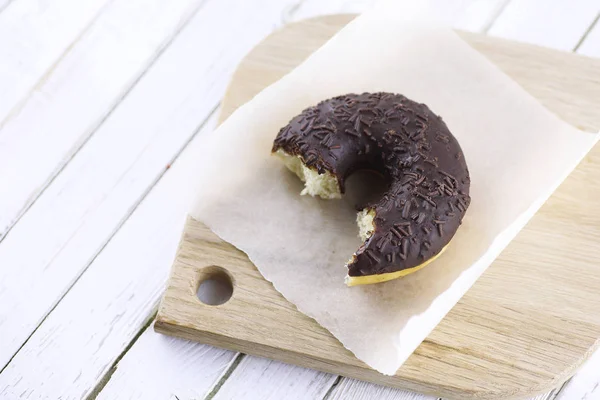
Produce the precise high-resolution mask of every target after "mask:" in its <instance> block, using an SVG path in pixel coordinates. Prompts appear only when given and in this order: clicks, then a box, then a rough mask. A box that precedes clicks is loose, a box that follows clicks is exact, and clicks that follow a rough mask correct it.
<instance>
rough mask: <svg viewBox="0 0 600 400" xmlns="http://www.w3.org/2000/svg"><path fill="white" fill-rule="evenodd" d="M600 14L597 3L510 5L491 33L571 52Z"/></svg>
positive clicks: (528, 1)
mask: <svg viewBox="0 0 600 400" xmlns="http://www.w3.org/2000/svg"><path fill="white" fill-rule="evenodd" d="M599 11H600V2H599V1H598V0H576V1H572V2H571V1H563V0H516V1H511V2H509V3H508V5H507V6H506V7H505V8H504V10H503V12H502V13H501V14H500V16H499V17H498V18H497V19H496V21H495V22H494V24H493V25H492V27H491V28H490V29H489V31H488V33H489V34H490V35H493V36H498V37H502V38H505V39H512V40H518V41H522V42H527V43H531V44H537V45H540V46H547V47H551V48H554V49H559V50H567V51H571V50H573V48H574V47H575V46H576V45H577V43H578V42H579V39H580V38H581V36H582V35H583V34H584V33H585V31H586V30H587V28H588V26H590V24H591V23H592V21H593V20H594V18H595V17H596V15H597V14H598V12H599Z"/></svg>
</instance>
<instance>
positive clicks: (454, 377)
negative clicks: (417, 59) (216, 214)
mask: <svg viewBox="0 0 600 400" xmlns="http://www.w3.org/2000/svg"><path fill="white" fill-rule="evenodd" d="M348 20H349V17H347V16H346V17H328V18H321V19H319V20H313V21H309V22H305V23H303V24H308V27H307V25H304V26H302V24H300V25H292V27H291V28H287V29H286V30H284V31H281V32H279V33H278V35H277V36H275V37H276V38H277V40H274V39H273V37H271V38H270V39H268V40H267V41H265V42H263V43H262V44H261V46H259V47H257V48H256V49H255V50H254V51H253V52H252V53H251V54H250V55H249V56H248V57H247V58H246V59H245V61H244V62H243V63H242V64H241V67H240V69H239V70H238V71H237V72H236V75H235V76H234V79H233V81H232V82H233V83H232V84H231V86H230V90H229V91H228V96H227V97H226V101H225V103H224V113H225V114H226V115H227V113H229V112H231V111H232V110H233V109H235V108H236V107H237V106H239V105H240V104H242V103H243V102H245V101H246V100H247V99H249V98H251V96H252V95H253V94H255V93H257V92H258V91H260V90H261V89H262V88H263V87H264V86H266V85H267V84H269V83H271V82H273V81H274V80H276V79H277V78H278V77H281V76H282V75H283V74H284V73H285V72H286V71H288V70H289V69H290V68H292V67H293V66H294V65H297V63H299V62H300V61H301V60H302V59H303V58H304V57H305V56H306V55H308V54H309V53H310V50H311V49H314V48H316V46H315V44H316V43H317V44H318V43H319V35H322V36H321V38H320V43H322V42H323V41H324V40H325V39H326V38H327V37H329V36H330V35H331V34H333V32H334V31H335V29H332V26H334V25H335V26H338V27H339V26H341V25H343V24H344V23H345V22H347V21H348ZM464 37H465V39H466V40H468V41H469V43H471V44H472V45H473V46H474V47H475V48H477V49H478V50H480V51H481V52H482V53H483V54H485V55H486V56H488V57H489V58H490V59H491V60H492V61H493V62H494V63H496V64H497V65H499V66H500V67H501V68H502V69H503V70H504V71H505V72H506V73H508V74H509V75H510V76H512V77H513V78H514V79H515V80H517V81H518V82H519V83H521V84H522V85H523V86H524V87H525V89H527V90H528V91H529V92H530V93H532V94H533V95H534V96H536V97H537V98H538V99H540V101H542V103H543V104H545V105H546V106H547V107H548V108H550V109H551V110H553V111H554V112H556V113H557V114H558V115H560V116H561V117H562V118H564V119H565V120H567V121H568V122H570V123H573V124H576V125H577V126H579V127H581V128H583V129H587V130H598V127H600V120H599V116H598V115H597V114H596V113H595V112H594V111H593V110H594V107H593V105H594V101H595V99H597V98H598V95H599V94H600V86H599V85H598V81H597V79H595V76H596V75H595V74H597V71H598V68H599V65H600V64H599V62H598V61H595V60H591V59H585V58H580V57H577V56H569V55H567V54H564V53H557V52H554V51H552V50H547V49H541V48H536V47H532V46H529V45H524V44H521V45H515V44H513V43H510V42H506V41H501V40H492V39H488V38H485V37H478V36H473V35H464ZM298 38H303V39H306V41H305V42H302V43H301V44H300V46H299V47H292V45H293V44H294V43H299V40H298ZM311 45H312V47H311ZM291 48H293V49H294V52H293V54H291V53H292V52H291V51H288V52H287V53H286V54H285V57H283V58H282V57H279V58H278V57H277V56H276V55H277V51H280V52H281V49H288V50H289V49H291ZM279 55H280V56H281V53H279ZM515 60H518V61H519V62H518V63H517V62H515ZM549 65H552V66H553V67H554V68H552V69H549V68H548V66H549ZM542 66H543V67H544V68H541V67H542ZM236 82H237V83H236ZM548 82H551V84H550V85H549V84H548ZM557 93H560V94H561V95H560V96H558V97H557ZM599 157H600V154H599V151H598V149H595V150H594V151H593V152H592V153H591V154H590V156H589V157H587V158H586V160H585V161H584V162H582V164H581V165H580V166H579V167H578V169H577V170H576V171H575V172H574V173H573V174H572V175H571V176H570V177H569V178H568V179H567V180H566V181H565V182H564V184H563V185H562V186H561V187H560V188H559V190H558V191H557V192H556V193H555V195H554V196H553V197H552V198H551V199H550V200H549V201H548V202H547V204H546V205H545V206H544V207H543V208H542V209H541V210H540V212H539V213H538V214H537V215H536V217H535V218H534V219H533V220H532V221H531V222H530V223H529V224H528V225H527V227H526V228H525V229H524V230H523V231H522V232H521V234H520V235H519V236H518V237H517V239H515V241H513V243H511V245H510V246H509V247H508V248H507V249H506V251H505V252H504V253H503V254H502V255H501V257H499V259H498V260H497V261H496V262H495V263H494V264H493V265H492V266H491V267H490V269H489V270H488V271H487V272H486V273H485V274H484V276H483V277H482V278H481V279H480V281H478V282H477V284H476V285H475V286H474V287H473V288H472V290H471V291H469V292H468V293H467V295H466V296H465V297H464V298H463V300H462V301H461V302H460V303H459V304H458V305H457V306H456V307H455V308H454V309H453V310H452V312H451V313H450V314H449V315H448V316H447V317H446V318H445V319H444V321H442V323H441V324H440V325H439V326H438V327H437V329H436V330H435V331H434V332H433V333H432V334H431V335H430V337H429V338H428V339H427V340H426V341H425V342H424V343H423V344H422V345H421V346H420V347H419V349H417V351H416V352H415V353H414V354H413V356H412V357H411V358H410V359H409V360H408V361H407V363H406V364H405V365H404V366H403V367H402V368H401V369H400V370H399V372H398V374H397V375H396V376H395V377H391V378H390V377H385V376H381V375H380V374H377V373H374V371H372V370H370V369H369V368H367V367H366V366H364V365H363V364H362V363H360V362H358V361H357V360H356V359H354V357H352V355H351V354H350V353H349V352H347V351H345V350H344V349H343V348H342V347H341V345H340V344H339V343H338V342H337V341H336V340H335V339H334V338H332V337H331V336H330V335H329V334H328V333H327V331H325V330H324V329H323V328H321V327H320V326H318V325H317V324H316V323H315V322H314V321H312V320H311V319H309V318H307V317H305V316H304V315H302V314H300V313H298V312H297V311H296V310H295V309H294V307H293V306H291V305H290V304H289V303H287V302H286V301H285V300H284V299H283V298H282V297H281V296H280V295H279V294H278V293H277V292H276V291H275V290H274V289H273V288H272V286H271V285H270V284H268V283H267V282H265V281H264V280H262V278H261V276H260V274H259V273H258V271H256V269H255V268H254V267H253V266H252V264H250V263H249V262H248V260H247V258H246V257H245V255H244V254H242V253H240V252H238V251H236V250H235V248H233V246H231V245H228V244H226V243H224V242H222V241H220V240H219V239H218V238H217V237H216V236H214V235H213V234H211V233H210V232H209V231H208V230H207V229H206V228H205V227H203V226H202V225H201V224H198V223H197V222H195V221H193V220H189V221H188V223H187V226H186V229H185V234H184V238H183V240H182V242H181V247H180V250H179V253H178V258H177V260H176V262H175V265H174V268H173V271H172V277H171V281H170V284H169V287H168V289H167V292H166V294H165V298H164V301H163V303H162V305H161V308H160V311H159V316H158V318H157V322H156V325H155V327H156V329H158V330H160V331H163V332H167V333H169V334H174V335H179V336H182V337H187V338H190V339H193V340H201V341H203V342H205V343H209V344H214V345H218V346H224V347H228V348H232V349H235V350H240V351H245V352H249V353H251V354H260V355H263V356H267V357H273V358H276V359H279V360H283V361H287V362H291V363H297V364H300V365H304V366H309V367H312V368H316V369H320V370H323V371H329V372H335V373H340V374H342V375H347V376H353V377H357V378H359V379H364V380H372V381H375V382H379V383H382V384H387V385H390V386H395V387H405V388H409V389H413V390H417V391H421V392H426V393H432V394H436V395H439V394H441V395H444V396H448V397H454V398H467V397H474V396H477V397H478V398H502V399H505V398H511V397H514V398H524V397H527V396H531V395H534V394H537V393H542V392H545V391H548V390H550V389H552V388H553V387H555V386H557V385H558V384H560V383H561V382H562V381H564V380H565V379H567V378H568V377H569V376H570V375H571V374H572V373H573V372H574V370H575V367H576V366H577V365H579V364H580V363H581V361H582V360H583V359H584V358H585V357H586V356H587V354H588V352H589V351H591V349H592V348H593V347H595V345H596V340H597V338H598V335H599V334H600V326H598V321H599V316H600V315H599V314H600V310H598V309H597V308H596V309H594V307H593V304H595V301H594V298H595V292H596V290H597V288H598V287H600V278H598V274H597V273H595V272H597V271H596V269H598V268H599V263H598V259H599V256H600V255H599V253H598V251H597V250H596V249H594V247H593V246H592V244H593V243H595V242H597V240H598V239H599V238H600V232H598V230H597V228H596V227H597V226H598V225H599V224H600V216H598V215H594V214H595V213H594V201H593V199H595V198H596V197H597V196H598V195H600V186H598V184H597V183H595V182H594V176H595V175H594V174H597V169H596V168H598V163H599V162H600V160H599ZM596 176H597V175H596ZM574 193H577V196H575V195H574ZM596 214H597V213H596ZM569 248H576V249H578V250H579V251H580V255H579V256H577V258H576V259H575V260H573V259H572V260H569V261H568V265H569V268H568V269H566V268H563V267H564V262H565V260H564V254H565V249H569ZM523 264H526V265H527V266H528V268H526V269H524V268H522V265H523ZM210 265H221V266H225V267H227V269H228V271H229V272H230V273H231V274H232V275H233V276H234V279H235V281H236V291H235V292H234V296H233V298H232V299H231V300H230V301H229V302H228V303H226V304H224V305H222V306H219V307H218V308H214V307H210V308H209V307H206V306H202V305H201V304H200V303H199V302H198V300H197V299H196V297H195V286H196V285H197V283H198V282H197V281H198V274H199V271H200V270H201V269H202V268H203V267H206V266H210ZM532 282H536V286H537V285H539V287H538V288H537V291H531V285H532ZM582 302H583V303H585V304H587V306H582ZM588 306H589V307H588ZM590 308H591V309H590ZM490 310H493V312H490ZM457 332H460V334H457ZM570 332H576V335H574V334H573V333H570ZM492 348H493V349H494V351H491V349H492ZM424 371H427V372H426V373H425V372H424Z"/></svg>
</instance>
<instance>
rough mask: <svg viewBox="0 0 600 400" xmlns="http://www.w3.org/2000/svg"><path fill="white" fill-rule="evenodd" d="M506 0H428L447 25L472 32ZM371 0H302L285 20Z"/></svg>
mask: <svg viewBox="0 0 600 400" xmlns="http://www.w3.org/2000/svg"><path fill="white" fill-rule="evenodd" d="M507 1H508V0H487V1H480V0H454V1H448V0H431V1H430V4H431V7H432V9H433V10H435V12H436V13H437V14H439V17H440V18H441V19H442V21H443V22H445V23H447V24H448V25H450V26H452V27H454V28H457V29H462V30H466V31H472V32H481V31H483V30H484V29H485V28H486V27H487V26H488V25H489V24H491V23H492V22H493V20H494V19H495V17H496V16H497V14H498V12H499V11H500V10H501V9H502V7H503V6H504V4H505V3H506V2H507ZM373 2H374V1H373V0H335V1H327V2H324V1H320V0H304V1H302V2H301V3H300V4H299V5H298V6H297V7H294V8H292V9H290V10H289V12H288V13H286V15H285V20H286V22H294V21H300V20H303V19H306V18H312V17H316V16H319V15H329V14H358V13H361V12H363V11H364V10H366V9H368V8H369V7H370V6H371V5H372V4H373Z"/></svg>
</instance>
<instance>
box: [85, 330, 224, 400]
mask: <svg viewBox="0 0 600 400" xmlns="http://www.w3.org/2000/svg"><path fill="white" fill-rule="evenodd" d="M235 357H236V353H234V352H231V351H227V350H222V349H218V348H216V347H212V346H207V345H201V344H196V345H195V346H189V343H188V342H187V341H185V340H180V339H174V338H168V337H165V336H163V335H159V334H158V333H155V332H154V330H153V329H152V328H148V329H146V330H145V331H144V333H143V334H142V335H141V336H140V338H139V339H138V340H137V341H136V342H135V345H134V346H133V347H132V348H131V350H130V351H128V352H127V353H126V354H125V356H124V357H123V359H122V360H121V361H120V362H119V363H118V364H117V365H116V367H115V371H114V373H113V375H112V376H111V377H110V380H109V381H108V383H107V385H106V386H105V387H104V388H103V390H102V391H100V392H99V394H98V396H97V397H96V399H97V400H119V399H122V400H132V399H141V400H144V399H168V398H172V399H176V398H178V399H180V400H184V399H202V398H204V397H205V396H206V394H208V393H209V392H210V391H211V389H212V388H213V387H214V384H215V383H216V382H217V381H218V380H219V378H221V377H222V376H223V374H224V373H225V372H226V371H227V370H228V369H229V368H230V367H231V364H232V363H233V361H234V360H235Z"/></svg>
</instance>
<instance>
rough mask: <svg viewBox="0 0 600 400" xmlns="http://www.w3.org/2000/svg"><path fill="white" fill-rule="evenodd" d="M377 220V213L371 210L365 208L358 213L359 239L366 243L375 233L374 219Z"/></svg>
mask: <svg viewBox="0 0 600 400" xmlns="http://www.w3.org/2000/svg"><path fill="white" fill-rule="evenodd" d="M374 218H375V211H374V210H371V209H369V208H365V209H364V210H361V211H359V212H358V215H357V216H356V223H357V224H358V237H360V240H362V241H363V242H366V241H367V239H368V238H370V237H371V235H372V234H373V232H374V231H375V225H374V224H373V219H374Z"/></svg>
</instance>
